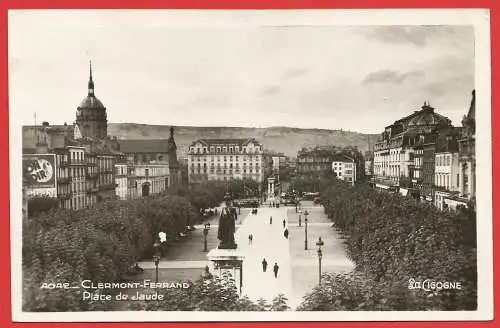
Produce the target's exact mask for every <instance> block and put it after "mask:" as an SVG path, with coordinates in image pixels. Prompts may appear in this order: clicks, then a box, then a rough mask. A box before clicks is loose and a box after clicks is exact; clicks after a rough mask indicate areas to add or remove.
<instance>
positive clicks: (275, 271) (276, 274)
mask: <svg viewBox="0 0 500 328" xmlns="http://www.w3.org/2000/svg"><path fill="white" fill-rule="evenodd" d="M279 268H280V267H279V266H278V263H276V262H274V266H273V271H274V278H278V270H279Z"/></svg>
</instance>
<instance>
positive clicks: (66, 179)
mask: <svg viewBox="0 0 500 328" xmlns="http://www.w3.org/2000/svg"><path fill="white" fill-rule="evenodd" d="M70 181H71V177H59V178H57V183H70Z"/></svg>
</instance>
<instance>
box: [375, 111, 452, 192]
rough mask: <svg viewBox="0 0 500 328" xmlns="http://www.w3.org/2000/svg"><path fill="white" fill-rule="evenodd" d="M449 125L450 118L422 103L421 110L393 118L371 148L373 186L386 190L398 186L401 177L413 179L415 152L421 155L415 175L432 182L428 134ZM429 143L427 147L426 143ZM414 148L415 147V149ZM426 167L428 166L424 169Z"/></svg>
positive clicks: (432, 169)
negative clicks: (397, 118) (392, 121)
mask: <svg viewBox="0 0 500 328" xmlns="http://www.w3.org/2000/svg"><path fill="white" fill-rule="evenodd" d="M449 128H452V125H451V121H450V120H449V119H448V118H446V117H444V116H442V115H439V114H438V113H436V112H435V111H434V108H433V107H431V106H430V105H428V104H427V103H424V105H423V106H422V109H421V110H419V111H415V112H414V113H412V114H411V115H408V116H406V117H403V118H402V119H399V120H397V121H395V122H394V123H393V124H392V125H389V126H387V127H386V128H385V130H384V132H383V133H382V134H381V136H380V138H379V140H378V141H377V143H376V144H375V149H374V160H373V162H374V166H373V169H374V172H373V173H374V177H373V182H374V183H375V185H376V186H377V187H380V188H383V189H389V188H391V187H397V186H399V185H400V180H401V178H404V179H406V180H411V179H413V175H414V173H413V172H414V170H415V155H416V154H417V157H421V158H422V163H421V165H419V167H418V169H417V171H418V172H419V173H418V174H419V177H420V179H422V176H424V177H427V176H428V179H424V181H423V183H422V185H425V184H426V181H427V180H428V181H432V183H431V184H433V183H434V163H432V164H430V162H433V161H434V157H435V155H434V149H433V147H434V146H433V143H434V140H433V138H432V137H430V138H429V136H430V135H433V134H438V133H439V131H441V130H446V129H449ZM429 144H431V146H429ZM415 148H417V149H418V150H416V149H415ZM427 166H428V168H427Z"/></svg>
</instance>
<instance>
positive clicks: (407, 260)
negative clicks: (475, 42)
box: [304, 180, 477, 310]
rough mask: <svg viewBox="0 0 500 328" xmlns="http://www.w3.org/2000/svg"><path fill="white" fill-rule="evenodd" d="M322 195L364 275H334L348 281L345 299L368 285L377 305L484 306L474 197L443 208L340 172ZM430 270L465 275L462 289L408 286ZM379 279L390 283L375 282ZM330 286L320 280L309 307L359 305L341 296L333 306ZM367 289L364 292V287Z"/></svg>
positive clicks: (442, 276) (457, 277)
mask: <svg viewBox="0 0 500 328" xmlns="http://www.w3.org/2000/svg"><path fill="white" fill-rule="evenodd" d="M322 199H323V204H324V207H325V211H326V213H327V214H328V217H329V218H330V219H331V220H332V221H333V223H334V226H335V228H336V229H339V230H340V231H341V232H343V234H344V235H345V236H346V240H345V242H346V249H347V254H348V257H349V258H350V259H351V260H352V261H354V262H355V264H356V272H357V274H360V275H362V276H358V275H353V276H335V277H331V278H330V279H331V280H332V281H334V282H335V284H337V285H338V286H344V285H345V287H342V288H340V289H339V292H338V293H339V294H338V295H337V296H338V297H336V299H337V300H338V299H339V297H340V298H341V297H344V296H343V295H346V296H345V297H347V299H352V298H353V297H354V296H355V295H358V294H359V295H361V294H363V293H365V292H366V293H372V294H373V295H374V296H373V297H374V299H373V300H374V301H376V303H373V302H372V303H367V302H366V301H362V300H358V301H359V302H360V303H362V304H363V306H366V307H365V309H373V310H376V309H377V308H378V307H380V306H382V305H381V304H384V306H385V307H387V308H388V309H392V310H405V309H406V310H417V309H422V310H428V309H434V310H435V309H438V310H473V309H475V308H476V307H477V295H476V294H477V268H476V260H475V259H476V237H475V236H476V213H475V208H474V206H473V205H471V206H468V207H463V208H459V209H458V210H457V211H447V212H441V211H439V210H438V209H437V208H435V207H433V206H431V205H428V204H424V203H420V202H418V201H416V200H414V199H412V198H407V197H403V196H401V195H399V194H392V193H386V192H379V191H376V190H374V189H372V188H368V187H366V186H365V185H357V186H355V187H349V186H348V185H346V184H343V183H341V182H340V181H338V180H332V181H331V182H330V185H329V186H327V187H326V188H324V189H323V190H322ZM428 277H432V278H433V279H435V280H436V281H460V282H461V284H462V289H461V290H446V291H441V292H439V293H438V294H437V295H434V294H432V295H428V294H426V293H415V292H414V291H410V290H408V288H407V286H406V287H405V286H404V282H407V281H408V279H410V278H413V279H416V280H418V279H422V280H423V279H426V278H428ZM362 279H369V281H368V282H367V283H368V285H366V284H363V283H362ZM332 284H333V283H332ZM374 284H376V285H379V286H382V287H383V290H378V289H375V287H373V286H372V285H374ZM347 285H349V286H347ZM465 286H466V287H465ZM328 288H329V287H328V284H322V286H318V287H317V288H316V289H315V291H314V292H313V295H312V296H311V297H310V298H309V301H307V300H306V303H305V305H304V308H305V309H311V308H322V307H324V308H331V309H344V308H345V309H351V308H352V307H353V306H354V305H352V304H351V305H350V304H348V303H345V302H344V303H343V302H340V303H339V302H337V303H336V305H335V306H333V307H332V305H331V304H330V303H328V302H329V301H328V300H329V299H328V297H330V296H331V293H332V289H328ZM352 288H354V289H352ZM335 290H337V289H335ZM359 290H361V291H362V292H361V293H358V292H359ZM349 293H351V294H352V295H351V294H349ZM329 295H330V296H329ZM339 295H340V296H339ZM353 295H354V296H353ZM356 297H358V296H356ZM359 297H360V296H359ZM377 298H379V299H380V302H379V301H378V300H377ZM312 300H314V302H312ZM382 300H383V303H381V302H382ZM311 302H312V303H311ZM367 304H368V305H367Z"/></svg>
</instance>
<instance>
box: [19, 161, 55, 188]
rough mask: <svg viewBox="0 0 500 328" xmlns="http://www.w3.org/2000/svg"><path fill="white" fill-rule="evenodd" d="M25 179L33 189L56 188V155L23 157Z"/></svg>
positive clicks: (27, 184)
mask: <svg viewBox="0 0 500 328" xmlns="http://www.w3.org/2000/svg"><path fill="white" fill-rule="evenodd" d="M23 178H24V181H25V184H26V186H29V187H31V188H55V187H56V168H55V155H54V154H36V155H23Z"/></svg>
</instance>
